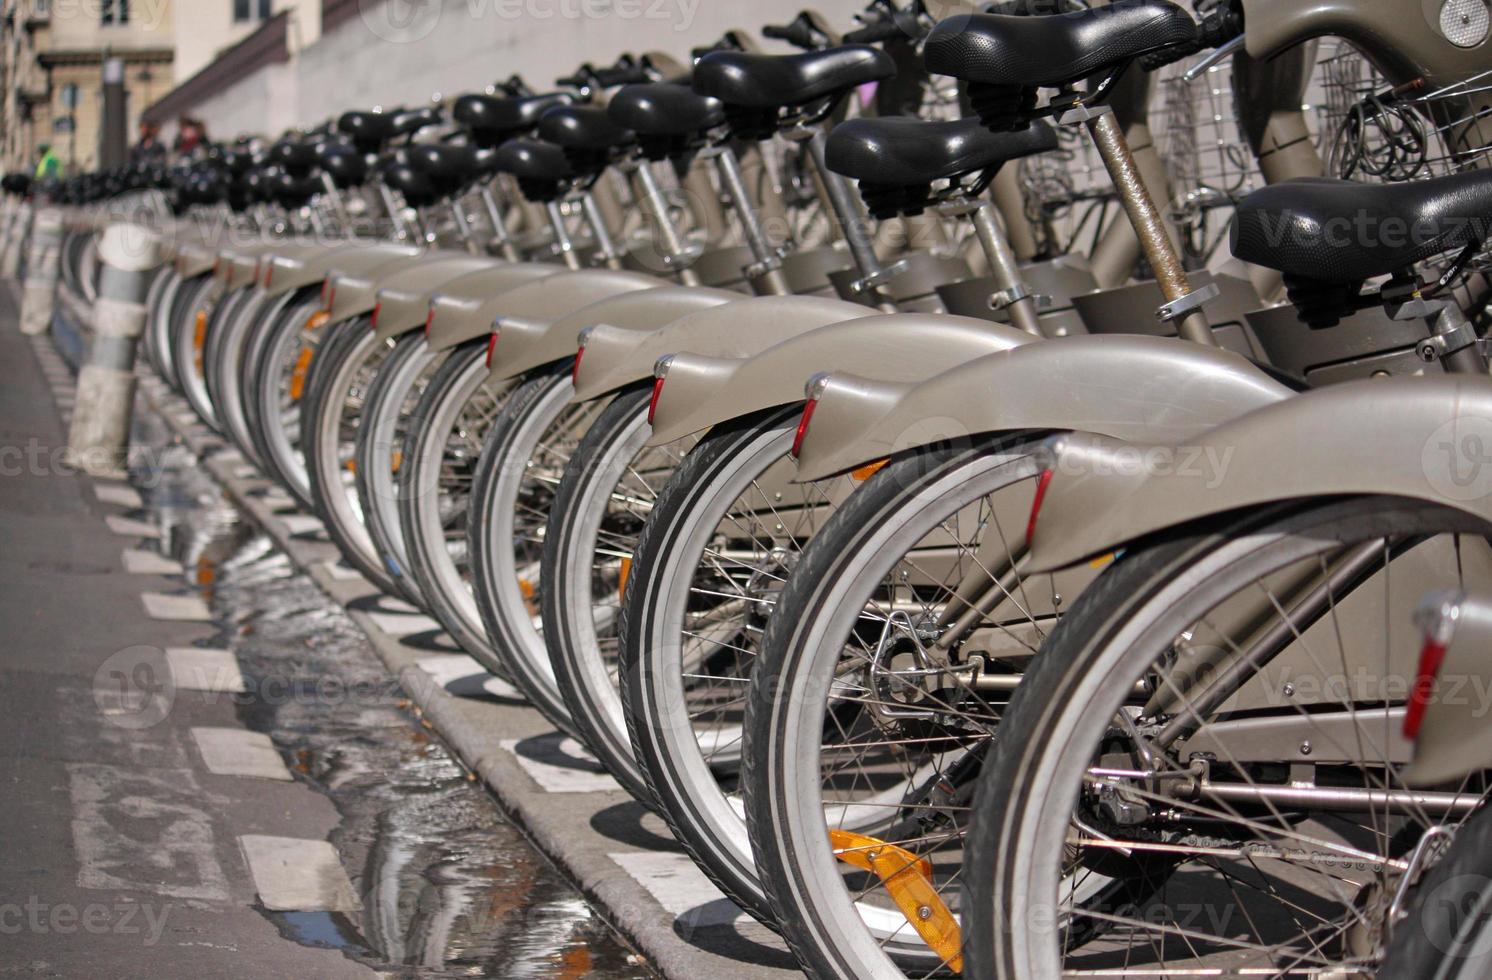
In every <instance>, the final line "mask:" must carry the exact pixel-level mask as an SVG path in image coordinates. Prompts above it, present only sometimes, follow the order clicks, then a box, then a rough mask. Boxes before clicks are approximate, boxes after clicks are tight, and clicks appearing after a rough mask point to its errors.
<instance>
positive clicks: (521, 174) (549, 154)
mask: <svg viewBox="0 0 1492 980" xmlns="http://www.w3.org/2000/svg"><path fill="white" fill-rule="evenodd" d="M493 162H494V166H495V167H496V169H498V170H499V171H502V172H504V173H510V174H512V175H513V176H514V177H516V178H517V179H518V189H519V191H521V192H522V193H523V196H524V197H526V198H528V199H529V200H531V201H552V200H554V199H555V198H557V197H559V195H560V194H561V193H562V192H563V190H564V187H565V182H566V181H568V180H569V178H570V177H572V176H574V174H573V172H572V171H571V170H570V163H569V161H568V160H566V159H565V151H564V150H563V149H561V148H560V147H558V146H555V145H554V144H553V143H545V142H543V141H542V140H534V139H523V138H521V137H520V138H518V139H511V140H508V141H507V142H506V143H504V144H503V145H502V146H499V147H498V148H497V151H496V154H495V158H494V161H493Z"/></svg>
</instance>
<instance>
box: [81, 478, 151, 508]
mask: <svg viewBox="0 0 1492 980" xmlns="http://www.w3.org/2000/svg"><path fill="white" fill-rule="evenodd" d="M93 495H94V496H95V497H97V498H98V502H99V503H101V504H117V505H118V506H120V507H141V506H143V505H144V503H145V501H143V500H141V499H140V494H139V492H138V491H136V490H135V488H134V487H131V486H121V485H119V484H115V483H95V484H94V485H93Z"/></svg>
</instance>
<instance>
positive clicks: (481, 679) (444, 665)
mask: <svg viewBox="0 0 1492 980" xmlns="http://www.w3.org/2000/svg"><path fill="white" fill-rule="evenodd" d="M416 664H417V666H418V667H419V668H420V669H421V670H423V671H424V672H425V673H427V674H429V675H430V676H431V678H433V679H434V681H435V683H437V684H439V685H440V686H441V687H443V688H445V690H446V691H447V692H449V693H451V694H454V695H456V696H458V697H473V696H480V695H483V694H489V695H491V696H492V697H495V698H505V699H507V700H510V701H522V700H524V697H523V692H522V691H520V690H518V688H516V687H514V686H513V685H512V684H509V683H508V682H507V681H505V680H503V679H502V678H501V677H495V676H493V674H492V673H491V672H489V671H488V670H487V668H486V667H483V666H482V665H481V664H479V663H477V662H476V660H475V659H473V658H471V657H469V656H467V655H466V654H464V653H442V654H437V655H436V656H433V657H425V658H423V659H421V660H419V661H416Z"/></svg>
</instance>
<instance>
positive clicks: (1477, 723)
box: [1403, 596, 1492, 786]
mask: <svg viewBox="0 0 1492 980" xmlns="http://www.w3.org/2000/svg"><path fill="white" fill-rule="evenodd" d="M1445 602H1446V603H1448V604H1449V607H1450V608H1451V609H1453V610H1454V618H1450V619H1447V623H1448V625H1449V628H1450V630H1451V633H1450V637H1449V638H1448V639H1445V638H1439V639H1441V640H1442V642H1443V643H1444V646H1445V655H1444V657H1443V658H1442V659H1441V661H1440V670H1439V672H1438V673H1437V675H1436V680H1435V686H1434V687H1433V688H1431V689H1429V690H1428V691H1427V692H1426V693H1427V694H1428V697H1427V699H1426V703H1425V713H1424V716H1423V717H1422V718H1421V719H1420V725H1419V736H1418V737H1417V738H1416V739H1415V742H1414V761H1413V762H1412V763H1410V764H1409V765H1408V766H1406V767H1405V768H1404V771H1403V775H1404V780H1405V782H1407V783H1408V784H1409V785H1411V786H1431V785H1434V784H1436V783H1444V782H1450V781H1452V780H1458V779H1460V778H1461V777H1462V776H1465V775H1466V774H1468V773H1471V772H1475V771H1477V770H1478V769H1487V768H1492V711H1488V710H1487V709H1488V707H1492V705H1488V704H1487V697H1488V694H1489V692H1492V658H1489V657H1488V656H1487V651H1488V650H1492V605H1489V604H1488V603H1487V602H1486V601H1484V600H1483V599H1481V598H1471V597H1467V596H1455V597H1451V596H1446V597H1445ZM1405 696H1406V697H1407V696H1408V692H1407V691H1406V692H1405Z"/></svg>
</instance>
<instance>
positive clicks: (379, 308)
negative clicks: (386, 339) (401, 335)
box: [373, 303, 383, 330]
mask: <svg viewBox="0 0 1492 980" xmlns="http://www.w3.org/2000/svg"><path fill="white" fill-rule="evenodd" d="M382 312H383V304H382V303H374V304H373V329H374V330H377V329H378V314H379V313H382Z"/></svg>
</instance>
